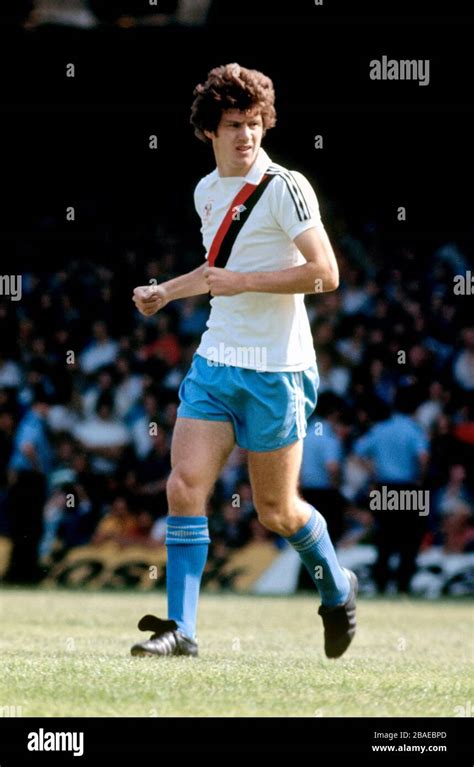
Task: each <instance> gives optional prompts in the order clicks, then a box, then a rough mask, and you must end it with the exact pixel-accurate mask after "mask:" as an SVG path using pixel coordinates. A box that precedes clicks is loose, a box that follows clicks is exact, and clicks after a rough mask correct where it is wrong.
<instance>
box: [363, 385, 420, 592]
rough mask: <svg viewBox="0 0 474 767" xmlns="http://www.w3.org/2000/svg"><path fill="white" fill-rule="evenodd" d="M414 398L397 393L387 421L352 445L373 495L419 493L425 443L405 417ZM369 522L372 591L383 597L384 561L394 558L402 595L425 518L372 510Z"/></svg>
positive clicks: (386, 574)
mask: <svg viewBox="0 0 474 767" xmlns="http://www.w3.org/2000/svg"><path fill="white" fill-rule="evenodd" d="M415 397H416V392H415V391H413V390H409V389H408V390H407V389H400V390H399V391H398V393H397V399H396V403H395V406H396V411H395V412H394V413H393V415H391V416H390V417H389V418H387V419H386V420H384V421H382V422H381V423H378V424H375V425H374V426H373V427H371V428H370V429H369V431H368V432H367V433H366V434H365V435H364V436H363V437H361V438H360V439H358V440H357V441H356V443H355V445H354V452H355V455H356V456H358V457H359V458H360V459H363V460H365V461H367V462H368V465H369V467H370V470H371V472H372V476H373V478H374V480H375V482H376V491H378V492H379V493H380V494H383V493H384V488H386V492H387V493H389V492H392V491H395V492H396V493H400V492H402V491H412V490H418V489H419V488H421V487H422V482H423V479H424V475H425V472H426V467H427V463H428V447H429V443H428V440H427V439H426V437H425V435H424V433H423V431H422V429H421V428H420V427H419V426H418V424H417V423H416V421H415V419H414V418H413V417H412V415H411V414H412V413H413V411H414V410H415V408H416V404H417V402H416V399H415ZM399 497H401V496H399ZM400 508H401V504H399V509H400ZM422 511H423V512H424V509H423V510H422ZM374 517H375V545H376V546H377V561H376V563H375V566H374V579H375V582H376V585H377V588H378V590H379V591H380V592H381V593H383V592H384V591H385V589H386V587H387V585H388V582H389V580H390V570H389V560H390V557H391V555H392V554H393V553H398V555H399V564H398V569H397V572H396V581H397V585H398V590H399V591H400V592H408V591H409V587H410V581H411V578H412V576H413V574H414V572H415V569H416V556H417V553H418V550H419V547H420V543H421V539H422V536H423V532H424V529H425V525H426V517H425V516H424V514H423V515H420V514H419V510H418V509H417V508H415V509H411V510H404V511H401V510H398V511H397V510H389V509H380V510H375V512H374Z"/></svg>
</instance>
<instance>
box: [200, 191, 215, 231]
mask: <svg viewBox="0 0 474 767" xmlns="http://www.w3.org/2000/svg"><path fill="white" fill-rule="evenodd" d="M213 202H214V200H213V199H211V198H210V197H209V199H208V201H207V202H206V204H205V206H204V211H203V214H202V223H203V224H204V225H205V226H207V224H208V223H209V219H210V218H211V213H212V203H213Z"/></svg>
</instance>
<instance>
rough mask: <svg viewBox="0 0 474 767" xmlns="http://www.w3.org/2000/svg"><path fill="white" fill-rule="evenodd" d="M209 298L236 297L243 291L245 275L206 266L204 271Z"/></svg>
mask: <svg viewBox="0 0 474 767" xmlns="http://www.w3.org/2000/svg"><path fill="white" fill-rule="evenodd" d="M204 279H205V280H206V282H207V284H208V286H209V291H210V293H211V296H236V295H237V294H238V293H243V292H244V291H245V274H242V273H241V272H231V271H230V270H229V269H220V268H219V267H217V266H208V267H206V268H205V269H204Z"/></svg>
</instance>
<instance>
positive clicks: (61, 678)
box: [0, 589, 473, 717]
mask: <svg viewBox="0 0 474 767" xmlns="http://www.w3.org/2000/svg"><path fill="white" fill-rule="evenodd" d="M165 605H166V597H165V595H164V593H162V592H157V593H154V594H150V593H146V594H143V593H138V592H130V591H127V592H121V593H110V592H95V593H91V592H77V591H63V590H60V591H40V590H36V591H35V590H32V589H30V590H29V589H4V590H3V591H1V592H0V625H1V627H2V631H1V639H0V652H1V658H2V673H1V680H0V709H2V710H3V709H4V707H21V709H19V713H20V714H21V715H22V716H145V717H151V716H158V717H162V716H311V717H313V716H323V717H324V716H387V717H393V716H455V715H456V707H458V706H464V707H466V706H467V705H468V703H469V701H472V699H473V694H472V686H471V685H470V681H469V680H470V678H471V671H472V665H471V664H472V649H473V630H472V629H473V624H472V603H471V604H470V603H469V602H463V601H461V602H459V601H458V602H456V601H447V600H444V601H439V602H423V601H418V600H414V599H409V598H402V599H396V598H392V599H369V600H365V601H364V600H363V599H360V600H359V630H358V633H357V636H356V638H355V640H354V642H353V644H352V645H351V647H350V648H349V650H348V652H347V653H346V655H345V656H344V657H343V658H341V659H339V660H337V661H329V660H327V659H326V658H325V656H324V653H323V649H322V625H321V619H320V617H319V616H318V615H317V605H318V602H317V599H316V598H315V597H312V596H311V595H308V596H298V597H290V598H264V597H249V596H237V595H217V596H214V595H212V596H211V595H207V594H204V595H203V596H202V599H201V606H200V623H199V640H200V656H199V657H198V658H132V657H131V656H130V655H129V647H130V645H131V644H132V643H133V642H135V641H137V639H138V638H139V636H145V635H140V632H138V630H136V628H135V626H136V623H137V620H138V619H139V618H140V617H141V616H142V615H143V614H144V613H146V612H152V613H154V614H159V615H162V616H163V615H165V614H166V611H165ZM146 636H148V635H146ZM471 705H472V704H471ZM1 713H2V711H0V715H1ZM4 715H5V714H4Z"/></svg>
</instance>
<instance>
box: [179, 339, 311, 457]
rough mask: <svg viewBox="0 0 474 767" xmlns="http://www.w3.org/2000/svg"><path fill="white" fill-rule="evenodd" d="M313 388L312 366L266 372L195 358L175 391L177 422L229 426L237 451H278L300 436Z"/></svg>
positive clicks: (304, 433)
mask: <svg viewBox="0 0 474 767" xmlns="http://www.w3.org/2000/svg"><path fill="white" fill-rule="evenodd" d="M318 385H319V375H318V369H317V366H316V364H315V365H313V366H312V367H310V368H308V369H307V370H303V371H301V372H289V373H285V372H281V373H269V372H259V371H257V370H248V369H247V368H240V367H234V366H232V365H223V364H217V363H215V362H213V363H212V364H211V363H209V362H208V360H207V359H206V358H205V357H201V355H199V354H195V355H194V357H193V361H192V364H191V367H190V368H189V371H188V373H187V375H186V376H185V378H184V379H183V381H182V382H181V386H180V388H179V397H180V400H181V403H180V405H179V407H178V418H200V419H203V420H205V421H230V422H231V423H232V424H233V426H234V433H235V441H236V442H237V444H238V445H239V447H243V448H245V449H247V450H254V451H256V452H267V451H269V450H278V449H279V448H281V447H284V446H285V445H290V444H291V443H292V442H296V441H297V440H299V439H303V437H304V436H305V435H306V424H307V420H308V418H309V417H310V416H311V414H312V413H313V410H314V408H315V407H316V401H317V398H318V394H317V392H318Z"/></svg>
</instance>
